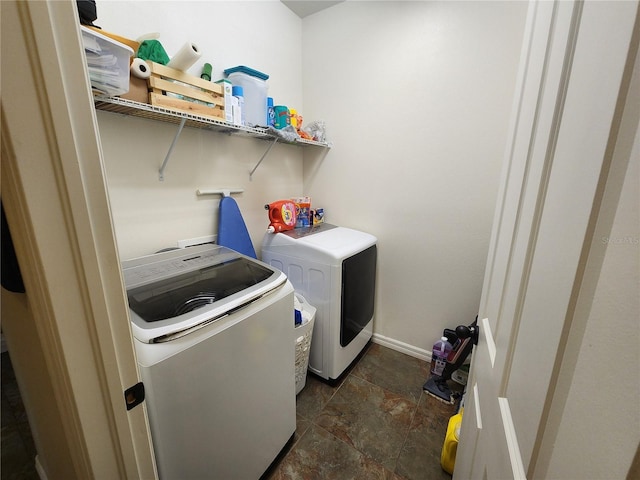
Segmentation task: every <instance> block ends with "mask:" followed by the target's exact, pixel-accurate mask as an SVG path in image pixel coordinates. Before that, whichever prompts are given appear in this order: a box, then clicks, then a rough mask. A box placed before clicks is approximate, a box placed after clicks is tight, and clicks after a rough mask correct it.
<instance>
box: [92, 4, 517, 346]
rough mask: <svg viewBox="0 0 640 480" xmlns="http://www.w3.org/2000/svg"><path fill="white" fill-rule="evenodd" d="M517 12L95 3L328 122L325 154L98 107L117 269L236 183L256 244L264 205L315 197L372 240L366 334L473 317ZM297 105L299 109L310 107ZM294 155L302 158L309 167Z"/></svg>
mask: <svg viewBox="0 0 640 480" xmlns="http://www.w3.org/2000/svg"><path fill="white" fill-rule="evenodd" d="M525 11H526V4H525V3H524V2H504V3H500V2H373V1H371V2H360V1H356V2H351V1H348V2H344V3H341V4H339V5H337V6H334V7H331V8H329V9H327V10H324V11H322V12H319V13H317V14H314V15H311V16H309V17H305V19H304V20H300V19H299V18H298V17H297V16H295V15H294V14H293V13H292V12H291V11H289V10H288V9H287V8H286V7H285V6H284V5H283V4H281V3H280V2H279V1H265V2H244V1H237V2H177V1H166V2H120V1H117V2H116V1H102V2H99V4H98V21H97V22H96V23H97V24H98V25H100V26H102V27H103V28H104V29H105V30H107V31H111V32H114V33H118V34H120V35H124V36H128V37H130V38H137V37H138V36H139V35H141V34H143V33H147V32H153V31H157V32H160V33H161V36H160V41H161V42H162V43H163V46H164V47H165V49H166V50H167V52H168V53H169V54H170V55H171V54H172V53H173V52H175V51H177V49H178V48H180V46H181V45H182V44H183V43H184V42H185V41H187V40H191V41H194V42H195V43H196V44H198V45H199V47H200V49H201V50H202V51H203V52H204V55H203V60H202V61H201V62H199V63H197V64H196V65H195V66H194V67H193V68H192V69H191V70H190V73H192V74H194V75H198V74H199V72H200V69H201V66H202V63H204V61H208V62H209V63H212V64H213V66H214V79H216V78H220V77H221V76H222V73H221V72H222V70H223V69H224V68H227V67H230V66H235V65H248V66H251V67H253V68H256V69H258V70H261V71H264V72H266V73H268V74H269V75H270V76H271V77H270V79H269V81H268V84H269V94H270V95H271V96H273V97H274V98H275V101H276V103H282V104H286V105H288V106H290V107H297V108H298V109H299V110H300V111H301V113H302V115H303V116H304V119H305V122H307V123H308V122H309V121H311V120H316V119H319V120H325V121H326V123H327V129H328V136H329V140H331V141H333V143H334V148H332V149H331V150H330V151H328V152H327V151H326V150H323V149H318V148H315V147H312V148H307V149H304V150H303V149H300V148H297V147H291V146H276V147H275V149H274V150H273V151H272V152H271V154H270V155H269V157H268V158H267V159H266V160H265V161H264V162H263V164H262V165H261V166H260V168H259V169H258V170H257V172H256V174H255V175H254V179H253V181H251V182H250V181H249V178H248V172H249V170H250V169H251V168H253V166H254V165H255V163H256V162H257V161H258V159H259V158H260V156H261V155H262V153H263V152H264V150H265V149H266V146H267V145H266V144H265V143H264V142H260V141H255V140H247V139H236V138H228V137H226V136H223V135H219V134H214V133H210V132H206V131H199V130H191V129H185V131H184V133H183V134H182V136H181V138H180V140H179V142H178V144H177V146H176V149H175V150H174V153H173V156H172V158H171V160H170V162H169V165H168V168H167V170H166V175H165V177H166V180H165V181H164V182H159V181H158V179H157V169H158V167H159V165H160V164H161V162H162V160H163V158H164V155H165V153H166V151H167V149H168V146H169V145H170V143H171V140H172V138H173V135H174V132H175V130H176V127H175V126H173V125H168V124H161V123H157V122H153V121H149V120H142V119H137V118H131V117H122V116H119V115H115V114H109V113H105V112H98V120H99V125H100V132H101V135H102V140H103V149H104V153H105V163H106V172H107V178H108V182H109V191H110V196H111V204H112V211H113V217H114V221H115V228H116V234H117V238H118V245H119V249H120V254H121V257H122V258H131V257H133V256H137V255H142V254H148V253H151V252H153V251H156V250H158V249H160V248H163V247H167V246H172V245H175V242H176V241H177V240H179V239H184V238H191V237H198V236H202V235H207V234H211V233H215V231H216V230H217V227H216V223H217V206H218V199H217V198H215V197H212V198H198V197H197V196H196V195H195V190H196V189H197V188H206V187H216V188H217V187H240V188H244V189H245V192H244V194H242V195H239V196H238V197H237V200H238V203H239V205H240V208H241V210H242V213H243V215H244V218H245V221H246V223H247V225H248V228H249V231H250V233H251V236H252V239H253V242H254V245H255V246H256V249H258V250H259V246H260V243H261V238H262V235H263V232H264V229H265V228H266V226H267V224H268V220H267V216H266V213H265V211H264V210H263V205H264V204H265V203H266V202H269V201H273V200H277V199H279V198H287V197H289V196H292V195H298V194H302V193H305V194H310V195H311V196H312V198H313V203H314V205H315V206H322V207H324V208H325V212H326V215H327V221H329V222H332V223H336V224H338V225H343V226H347V227H351V228H356V229H361V230H364V231H367V232H370V233H372V234H374V235H376V236H377V237H378V239H379V269H378V298H377V306H376V323H375V325H374V331H375V333H376V334H377V335H378V336H381V337H387V338H389V339H391V341H392V343H394V344H396V345H401V346H402V345H403V344H407V346H408V348H409V350H410V351H411V352H413V353H415V354H417V355H424V354H426V352H427V351H428V350H430V349H431V345H432V343H433V341H434V340H435V339H436V337H438V335H439V334H440V332H441V331H442V329H443V328H444V327H455V326H456V325H458V324H460V323H469V322H471V321H472V320H473V319H474V318H475V315H476V312H477V308H478V302H479V295H480V290H481V285H482V278H483V271H484V265H485V261H486V254H487V248H488V242H489V233H490V227H491V220H492V216H493V209H494V204H495V196H496V192H497V186H498V177H499V170H500V166H501V162H502V157H503V150H504V142H505V138H506V128H507V123H508V118H509V113H510V108H511V103H512V95H513V87H514V81H515V73H516V65H517V62H518V58H519V51H520V43H521V36H522V28H523V25H524V15H525ZM303 96H304V101H303ZM303 157H304V160H303Z"/></svg>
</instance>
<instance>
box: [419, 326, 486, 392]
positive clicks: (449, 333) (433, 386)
mask: <svg viewBox="0 0 640 480" xmlns="http://www.w3.org/2000/svg"><path fill="white" fill-rule="evenodd" d="M478 334H479V328H478V317H476V319H475V320H474V322H473V323H472V324H471V325H469V326H465V325H459V326H457V327H456V329H455V331H454V330H450V329H445V330H444V332H443V336H444V337H447V340H448V341H449V343H450V344H451V345H453V350H452V351H451V353H450V354H449V356H448V357H447V364H446V365H445V367H444V370H443V371H442V375H431V377H429V379H428V380H427V381H426V383H425V384H424V385H423V386H422V389H423V390H424V391H425V392H426V393H427V394H429V395H431V396H432V397H434V398H436V399H438V400H440V401H441V402H444V403H447V404H453V402H455V400H456V398H458V396H460V394H454V393H453V392H452V391H451V388H449V385H448V383H447V382H448V381H449V380H451V375H452V374H453V372H455V371H456V370H458V369H459V368H460V367H461V366H462V365H463V364H464V361H465V360H466V359H467V357H468V356H469V354H470V353H471V350H473V346H474V345H477V344H478Z"/></svg>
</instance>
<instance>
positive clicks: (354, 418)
mask: <svg viewBox="0 0 640 480" xmlns="http://www.w3.org/2000/svg"><path fill="white" fill-rule="evenodd" d="M428 375H429V364H428V363H427V362H425V361H422V360H419V359H416V358H413V357H410V356H408V355H405V354H402V353H399V352H396V351H394V350H391V349H389V348H385V347H383V346H381V345H377V344H370V345H369V347H368V348H367V350H366V352H365V354H364V355H363V356H362V357H361V358H360V360H359V361H358V362H357V363H356V364H355V365H354V366H352V368H351V370H350V371H349V372H348V373H347V374H346V375H345V376H344V377H343V379H342V381H341V382H339V383H338V384H337V385H335V386H330V385H328V384H327V383H325V382H323V381H321V380H319V379H317V377H315V376H313V375H311V374H310V375H309V376H308V378H307V384H306V386H305V388H304V389H303V390H302V391H301V392H300V394H299V395H298V398H297V427H296V433H295V436H294V439H293V441H292V442H291V444H290V445H289V446H288V450H287V451H286V452H283V454H282V458H281V459H279V461H278V462H276V463H275V464H274V465H273V466H272V468H271V469H270V471H269V472H267V474H266V475H265V478H267V479H268V480H284V479H287V480H288V479H291V480H295V479H300V480H314V479H318V480H320V479H322V480H330V479H336V480H347V479H367V480H369V479H388V480H419V479H430V480H431V479H450V478H451V476H450V475H448V474H447V473H446V472H444V471H443V470H442V468H441V467H440V452H441V450H442V444H443V442H444V436H445V433H446V429H447V423H448V421H449V418H450V417H451V416H452V415H453V414H454V413H455V411H456V406H454V405H446V404H444V403H442V402H440V401H438V400H436V399H434V398H432V397H431V396H429V395H427V394H425V393H423V391H422V385H423V384H424V382H425V380H426V379H427V377H428Z"/></svg>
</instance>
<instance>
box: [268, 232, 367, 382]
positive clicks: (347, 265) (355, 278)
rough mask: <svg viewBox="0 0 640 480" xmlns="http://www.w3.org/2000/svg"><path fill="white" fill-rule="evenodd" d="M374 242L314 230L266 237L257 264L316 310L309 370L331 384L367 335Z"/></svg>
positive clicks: (357, 234) (353, 235)
mask: <svg viewBox="0 0 640 480" xmlns="http://www.w3.org/2000/svg"><path fill="white" fill-rule="evenodd" d="M376 243H377V239H376V237H374V236H373V235H370V234H368V233H364V232H360V231H357V230H352V229H350V228H344V227H337V226H335V225H331V224H326V223H325V224H320V225H318V226H315V227H311V228H301V229H294V230H289V231H286V232H282V233H275V234H274V233H267V234H266V235H265V236H264V239H263V242H262V260H263V261H264V262H265V263H268V264H269V265H271V266H273V267H276V268H278V269H279V270H281V271H282V272H284V273H285V274H286V275H287V278H288V279H289V281H290V282H291V283H292V284H293V287H294V288H295V290H296V291H298V292H300V293H301V294H302V295H303V296H304V297H305V298H306V299H307V301H308V302H309V303H310V304H311V305H313V306H314V307H315V308H316V319H315V325H314V329H313V336H312V339H313V340H312V342H311V353H310V357H309V370H310V371H312V372H313V373H315V374H317V375H319V376H321V377H322V378H325V379H327V380H335V379H337V378H338V377H339V376H340V375H341V374H342V373H343V372H344V371H345V369H346V368H347V367H348V366H349V365H350V364H351V363H352V362H353V361H354V360H355V358H356V357H357V356H358V354H359V353H360V352H361V351H362V349H363V348H364V347H365V346H366V344H367V343H368V342H369V340H370V339H371V336H372V334H373V318H374V305H375V284H376V261H377V245H376Z"/></svg>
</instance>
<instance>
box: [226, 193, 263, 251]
mask: <svg viewBox="0 0 640 480" xmlns="http://www.w3.org/2000/svg"><path fill="white" fill-rule="evenodd" d="M218 215H219V222H218V244H219V245H222V246H223V247H228V248H231V249H233V250H235V251H236V252H240V253H242V254H243V255H246V256H248V257H252V258H258V257H257V256H256V251H255V250H254V248H253V243H251V237H250V236H249V231H248V230H247V226H246V225H245V223H244V219H243V218H242V213H240V208H239V207H238V204H237V203H236V201H235V200H234V199H233V198H231V197H227V196H224V197H222V199H221V200H220V210H219V213H218Z"/></svg>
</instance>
